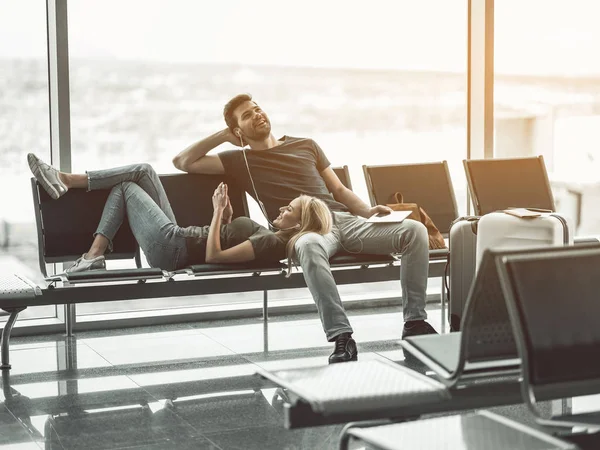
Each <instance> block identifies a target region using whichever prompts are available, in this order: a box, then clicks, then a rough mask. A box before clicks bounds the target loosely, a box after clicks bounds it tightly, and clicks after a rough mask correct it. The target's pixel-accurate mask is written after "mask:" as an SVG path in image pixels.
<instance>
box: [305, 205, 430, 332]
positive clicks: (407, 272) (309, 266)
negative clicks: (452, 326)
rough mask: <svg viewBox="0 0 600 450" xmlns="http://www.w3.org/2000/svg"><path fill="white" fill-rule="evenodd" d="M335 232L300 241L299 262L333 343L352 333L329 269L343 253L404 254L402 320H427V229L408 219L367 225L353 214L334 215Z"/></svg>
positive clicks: (310, 236) (311, 234)
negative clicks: (335, 257) (335, 256)
mask: <svg viewBox="0 0 600 450" xmlns="http://www.w3.org/2000/svg"><path fill="white" fill-rule="evenodd" d="M333 215H334V222H335V225H334V228H333V230H332V232H331V233H329V234H327V235H325V236H322V235H319V234H316V233H308V234H305V235H304V236H302V237H301V238H300V239H298V242H296V247H295V249H296V259H297V260H298V263H299V264H300V266H301V267H302V271H303V272H304V279H305V281H306V284H307V286H308V289H309V290H310V292H311V294H312V296H313V299H314V301H315V303H316V305H317V309H318V310H319V316H320V317H321V323H322V324H323V329H324V330H325V334H326V336H327V339H328V340H329V341H333V340H334V339H335V337H336V336H338V335H339V334H341V333H352V332H353V330H352V327H351V326H350V321H349V320H348V316H347V315H346V311H345V310H344V306H343V305H342V301H341V299H340V294H339V292H338V289H337V286H336V284H335V280H334V278H333V275H332V274H331V268H330V266H329V258H330V257H331V256H333V255H334V254H335V253H337V252H339V251H343V250H345V251H347V252H350V253H371V254H378V255H385V254H391V253H400V254H402V264H401V266H400V285H401V289H402V307H403V313H404V320H405V321H409V320H424V319H426V318H427V313H426V312H425V300H426V296H427V277H428V273H429V241H428V238H427V229H426V228H425V226H424V225H423V224H422V223H420V222H416V221H414V220H410V219H406V220H404V221H403V222H400V223H368V222H366V220H365V219H364V218H362V217H357V216H355V215H353V214H350V213H342V212H334V213H333Z"/></svg>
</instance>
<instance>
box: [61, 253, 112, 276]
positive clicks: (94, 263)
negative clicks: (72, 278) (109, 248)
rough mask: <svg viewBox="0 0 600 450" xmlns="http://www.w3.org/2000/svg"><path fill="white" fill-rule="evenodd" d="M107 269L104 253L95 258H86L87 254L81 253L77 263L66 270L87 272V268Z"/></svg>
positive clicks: (69, 271) (68, 271)
mask: <svg viewBox="0 0 600 450" xmlns="http://www.w3.org/2000/svg"><path fill="white" fill-rule="evenodd" d="M96 269H106V260H105V259H104V255H100V256H96V257H95V258H93V259H85V254H83V255H81V258H79V259H78V260H77V261H75V264H73V265H72V266H71V267H69V268H68V269H67V270H65V272H67V273H75V272H85V271H86V270H96Z"/></svg>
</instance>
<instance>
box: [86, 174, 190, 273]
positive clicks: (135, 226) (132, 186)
mask: <svg viewBox="0 0 600 450" xmlns="http://www.w3.org/2000/svg"><path fill="white" fill-rule="evenodd" d="M125 216H127V219H128V221H129V225H130V227H131V230H132V232H133V235H134V236H135V238H136V240H137V242H138V244H139V245H140V247H141V249H142V250H143V251H144V254H145V255H146V259H147V260H148V263H149V264H150V265H151V266H152V267H160V268H162V269H166V270H174V269H176V268H177V267H178V265H179V264H182V263H183V262H184V259H185V258H187V249H186V243H185V237H184V236H183V231H182V229H181V228H180V227H179V226H177V225H176V224H175V223H174V222H173V221H172V220H171V218H170V217H168V215H167V213H166V212H165V211H164V210H163V209H162V208H161V207H160V206H159V205H158V204H157V203H156V202H155V201H154V198H152V196H151V195H150V194H149V193H148V192H147V191H146V190H145V189H143V188H142V187H141V186H140V185H139V184H137V183H135V182H132V181H125V182H121V183H119V184H117V185H116V186H114V187H113V188H112V190H111V192H110V194H109V196H108V199H107V201H106V204H105V205H104V211H103V212H102V218H101V219H100V223H99V224H98V228H97V230H96V234H95V241H94V243H96V240H99V241H100V242H99V244H102V239H103V238H104V239H106V241H107V242H108V247H112V240H113V239H114V237H115V235H116V234H117V231H118V230H119V228H120V226H121V224H122V223H123V219H124V218H125ZM98 236H101V237H100V238H99V237H98ZM93 245H94V244H93ZM105 249H106V248H105ZM91 250H92V249H90V251H91Z"/></svg>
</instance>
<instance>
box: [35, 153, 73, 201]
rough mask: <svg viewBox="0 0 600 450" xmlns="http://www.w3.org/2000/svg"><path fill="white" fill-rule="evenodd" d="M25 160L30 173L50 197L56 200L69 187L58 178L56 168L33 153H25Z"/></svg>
mask: <svg viewBox="0 0 600 450" xmlns="http://www.w3.org/2000/svg"><path fill="white" fill-rule="evenodd" d="M27 162H28V163H29V168H30V169H31V173H33V176H34V177H35V179H36V180H38V182H39V183H40V185H41V186H42V187H43V188H44V190H45V191H46V192H47V193H48V195H50V197H52V198H53V199H54V200H56V199H57V198H59V197H61V196H63V195H65V194H66V193H67V191H68V190H69V188H68V187H67V186H65V184H64V183H63V182H62V181H61V180H60V176H59V175H58V170H56V169H55V168H54V167H52V166H50V165H48V164H46V163H45V162H44V161H42V160H41V159H40V158H38V157H37V156H35V155H34V154H33V153H29V154H28V155H27Z"/></svg>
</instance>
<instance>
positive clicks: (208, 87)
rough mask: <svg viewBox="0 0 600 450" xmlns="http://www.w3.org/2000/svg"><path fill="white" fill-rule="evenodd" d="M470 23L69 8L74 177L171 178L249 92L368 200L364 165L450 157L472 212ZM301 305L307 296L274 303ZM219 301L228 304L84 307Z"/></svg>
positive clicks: (382, 16) (402, 9)
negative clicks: (149, 170) (126, 167)
mask: <svg viewBox="0 0 600 450" xmlns="http://www.w3.org/2000/svg"><path fill="white" fill-rule="evenodd" d="M116 11H118V14H117V13H116ZM432 11H435V14H432ZM466 23H467V2H466V0H452V1H448V0H437V1H428V2H414V1H406V0H405V1H398V0H375V1H374V2H371V3H369V7H368V8H365V5H363V4H359V3H348V2H345V1H328V2H320V1H316V0H310V1H306V2H302V3H298V4H294V5H292V4H290V3H289V2H280V1H274V0H259V1H257V2H243V1H233V0H229V1H223V2H211V3H210V5H208V4H206V3H204V2H197V1H185V0H177V1H173V2H163V1H147V0H144V1H141V0H140V1H133V0H132V1H127V2H121V1H117V0H110V1H107V2H102V3H101V4H99V3H96V2H92V1H87V2H71V3H69V46H70V67H71V73H70V79H71V116H72V120H71V132H72V142H73V150H72V166H73V171H74V172H82V171H84V170H87V169H90V168H107V167H111V166H117V165H123V164H128V163H134V162H138V161H145V162H150V163H151V164H153V165H154V166H155V167H156V169H157V170H158V171H159V172H163V173H164V172H174V171H175V169H174V167H173V166H172V164H171V159H172V157H173V156H174V155H175V154H176V153H178V152H179V151H181V150H182V149H183V148H185V147H186V146H188V145H189V144H191V143H193V142H195V141H197V140H199V139H201V138H203V137H205V136H207V135H209V134H212V133H214V132H216V131H218V130H220V129H222V128H224V127H225V124H224V121H223V118H222V108H223V106H224V104H225V103H226V102H227V100H228V99H229V98H230V97H232V96H234V95H236V94H238V93H242V92H249V93H251V94H252V95H253V96H254V98H255V99H256V101H258V102H259V103H260V104H261V106H263V108H264V109H265V110H266V111H267V113H268V114H269V115H270V117H271V122H272V124H273V131H274V133H275V134H276V135H277V136H281V135H284V134H287V135H292V136H309V137H312V138H314V139H315V140H316V141H317V142H318V143H319V144H320V145H321V147H322V148H323V149H324V150H325V152H326V153H327V155H328V157H329V159H330V160H331V162H332V164H333V165H344V164H347V165H349V167H350V171H351V176H352V182H353V185H354V187H355V191H356V192H357V193H358V194H359V195H360V196H361V197H363V198H364V199H365V200H367V201H368V196H367V191H366V186H365V183H364V178H363V174H362V169H361V165H362V164H390V163H408V162H423V161H439V160H443V159H445V160H448V161H449V163H450V166H451V170H452V174H453V175H454V176H455V177H456V179H457V182H456V186H455V187H456V191H457V196H458V198H459V203H460V205H461V207H463V206H464V205H466V194H465V183H464V178H462V172H463V171H462V165H461V161H462V159H463V158H464V157H465V156H466V131H465V130H466V94H465V89H466V76H465V68H466V50H467V38H466ZM225 148H226V147H225ZM219 150H222V149H217V151H219ZM110 264H111V262H109V265H110ZM382 288H383V289H386V288H385V286H384V287H382ZM388 288H389V289H391V290H393V291H394V292H395V293H396V295H398V294H399V286H398V283H392V284H390V285H389V286H388ZM342 289H346V290H348V292H354V291H355V290H356V287H351V286H349V287H343V288H342ZM370 289H371V290H372V287H371V288H370ZM296 296H304V297H305V298H308V291H306V290H298V291H290V292H287V293H286V292H273V293H272V294H271V297H272V298H273V299H276V298H280V299H283V298H289V297H296ZM236 298H237V299H245V300H249V301H251V300H254V301H258V300H261V299H262V294H261V293H256V294H247V295H245V296H236ZM222 301H231V296H210V297H204V298H197V299H189V298H186V299H169V301H168V302H166V301H165V300H156V301H154V300H152V301H146V300H145V301H136V302H121V304H115V303H112V304H105V305H101V304H87V305H80V306H79V307H78V311H79V312H80V313H82V314H85V313H92V312H99V311H100V310H102V311H103V312H106V311H111V310H117V309H119V310H122V309H138V308H141V309H145V308H153V307H156V308H163V307H165V305H166V304H167V303H168V305H169V306H180V305H187V306H193V305H198V304H206V303H219V302H222Z"/></svg>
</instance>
